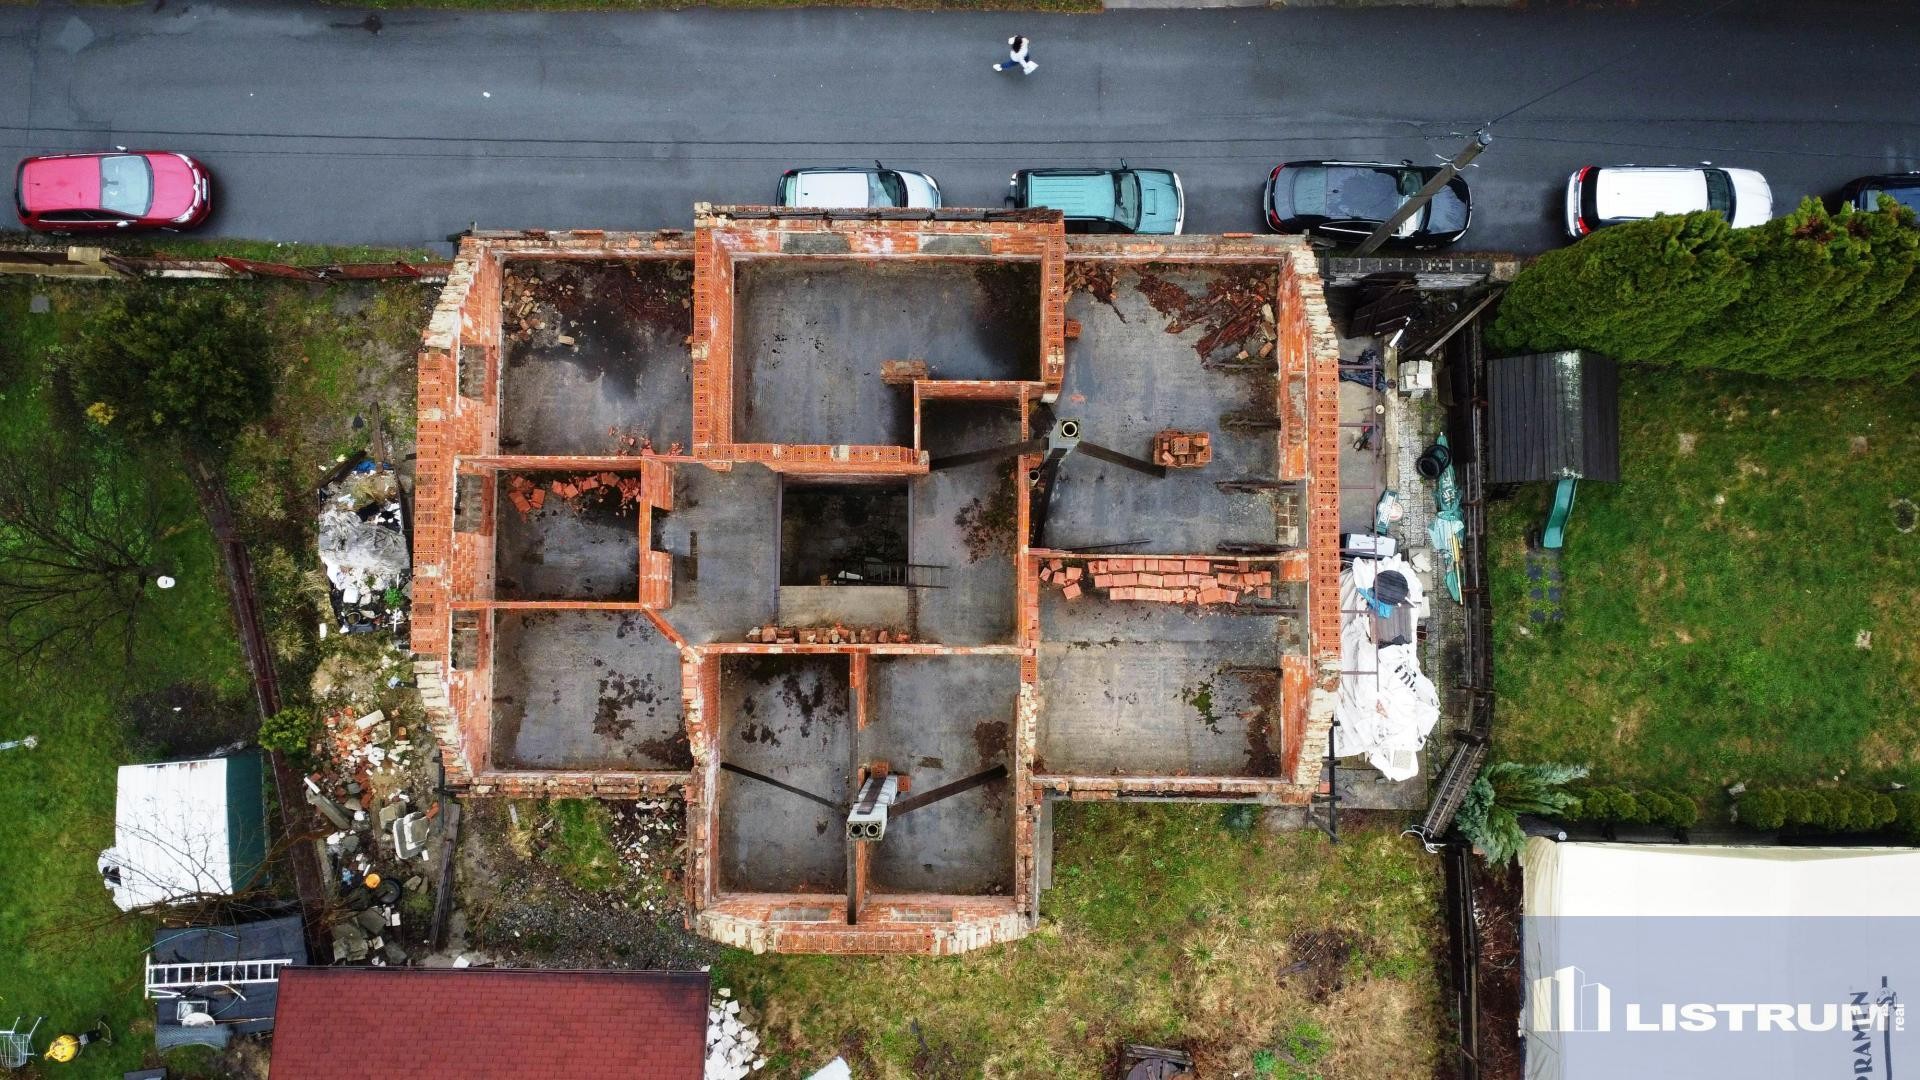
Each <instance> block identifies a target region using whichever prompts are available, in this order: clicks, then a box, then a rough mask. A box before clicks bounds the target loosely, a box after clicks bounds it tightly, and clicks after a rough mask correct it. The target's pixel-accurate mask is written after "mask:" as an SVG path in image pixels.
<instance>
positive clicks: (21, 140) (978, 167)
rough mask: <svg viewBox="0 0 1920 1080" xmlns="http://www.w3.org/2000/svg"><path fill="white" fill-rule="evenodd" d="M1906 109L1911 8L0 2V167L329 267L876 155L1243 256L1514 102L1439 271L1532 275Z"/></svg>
mask: <svg viewBox="0 0 1920 1080" xmlns="http://www.w3.org/2000/svg"><path fill="white" fill-rule="evenodd" d="M1709 4H1712V5H1714V6H1713V7H1709ZM1016 30H1018V31H1020V32H1022V33H1025V34H1027V35H1028V36H1029V37H1031V38H1032V39H1033V40H1034V52H1033V55H1034V58H1035V59H1036V60H1037V61H1038V62H1039V64H1040V68H1039V71H1038V73H1036V74H1035V75H1033V76H1032V77H1031V78H1023V77H1021V76H1019V75H1012V74H1009V75H998V74H995V73H994V72H993V71H991V70H989V65H990V64H992V63H993V62H994V61H996V60H998V59H1000V58H1001V57H1002V56H1003V55H1004V49H1003V46H1002V42H1003V40H1004V39H1005V38H1006V36H1007V35H1008V34H1010V33H1012V32H1014V31H1016ZM1596 68H1604V70H1600V71H1599V72H1598V73H1597V74H1591V75H1590V77H1588V78H1586V79H1584V80H1583V81H1580V82H1577V83H1576V84H1575V85H1573V86H1571V87H1568V88H1566V89H1561V90H1559V91H1558V92H1552V91H1555V90H1556V88H1558V87H1561V86H1562V85H1563V84H1565V83H1567V82H1568V81H1569V80H1574V79H1576V78H1578V77H1579V76H1581V75H1583V74H1586V73H1589V72H1593V71H1594V69H1596ZM1916 88H1920V5H1915V4H1901V3H1848V2H1839V3H1818V4H1809V3H1806V2H1805V0H1733V2H1731V3H1722V2H1720V0H1688V2H1686V3H1684V4H1682V3H1674V4H1668V5H1655V6H1653V7H1650V8H1647V7H1640V8H1636V7H1630V6H1622V7H1620V8H1617V9H1610V10H1598V11H1595V10H1576V9H1572V8H1548V7H1545V6H1540V5H1536V6H1534V7H1533V8H1531V9H1529V10H1520V11H1504V10H1486V9H1476V10H1425V9H1369V10H1348V9H1338V8H1314V9H1296V10H1266V9H1254V10H1249V9H1228V10H1209V11H1121V12H1109V13H1106V14H1100V15H1078V16H1072V15H1018V16H1016V15H1007V14H988V13H929V12H906V11H885V10H871V9H824V8H822V9H799V10H796V9H783V10H777V11H740V10H688V11H681V12H626V13H584V12H583V13H554V14H521V13H506V14H496V13H488V14H474V13H464V12H434V11H387V12H382V13H380V14H379V15H378V16H377V17H373V16H369V14H368V13H367V12H366V11H364V10H361V9H355V8H350V7H338V8H333V7H322V6H318V5H311V4H293V3H269V2H258V3H234V2H202V0H158V2H149V3H146V4H142V5H139V6H132V7H72V6H65V5H52V4H41V5H36V6H29V7H15V6H0V143H3V144H4V146H5V148H6V150H8V151H11V152H12V153H13V154H14V155H15V156H18V155H23V154H27V153H36V152H46V151H57V150H64V149H81V148H89V149H91V148H102V147H108V146H112V145H114V144H125V145H131V146H139V147H152V148H164V149H178V150H183V151H187V152H190V153H193V154H195V155H197V156H200V157H202V158H204V159H205V160H206V161H207V162H209V163H210V164H211V166H212V167H213V170H214V173H215V181H216V196H217V199H218V205H217V209H216V212H215V215H214V217H213V219H212V220H211V221H210V222H209V224H208V225H207V227H206V231H207V232H210V233H213V234H217V235H224V236H236V237H252V238H259V239H270V240H299V241H325V242H332V243H367V244H396V245H400V244H405V245H411V244H417V243H423V242H430V241H437V240H444V239H445V238H446V237H447V236H448V235H449V234H451V233H454V232H458V231H460V230H462V229H465V228H467V227H469V226H470V225H471V224H474V223H478V224H479V225H480V226H482V227H494V228H519V227H555V228H560V227H600V228H653V227H660V226H677V225H678V226H683V225H686V224H688V223H689V222H690V220H691V213H690V207H691V204H692V203H693V202H695V201H696V200H706V201H710V202H719V203H725V202H763V201H766V200H769V199H771V198H772V194H773V190H774V182H775V178H776V176H777V174H778V173H779V172H780V171H781V170H782V169H784V168H787V167H789V166H793V165H802V164H830V163H845V162H866V161H870V160H873V159H876V158H878V159H882V160H884V161H886V162H887V163H888V164H891V165H897V166H901V167H906V168H916V169H923V170H925V171H927V172H930V173H932V174H933V175H934V176H936V177H937V178H938V179H939V180H940V182H941V185H942V187H943V188H944V189H945V194H946V198H947V202H948V204H949V205H996V206H997V205H999V204H1000V199H1001V198H1002V196H1003V195H1004V193H1005V185H1006V179H1007V174H1008V173H1009V172H1011V171H1012V170H1014V169H1015V168H1019V167H1022V166H1040V165H1072V164H1088V163H1091V164H1104V163H1110V162H1114V161H1117V160H1120V159H1125V160H1127V161H1128V162H1130V163H1132V164H1135V165H1164V166H1169V167H1172V168H1174V169H1176V170H1178V171H1179V173H1180V174H1181V176H1182V178H1183V179H1184V181H1185V184H1186V191H1187V198H1188V216H1187V226H1188V228H1189V229H1190V230H1192V231H1198V232H1215V231H1228V230H1253V229H1259V228H1261V227H1262V217H1261V212H1260V207H1259V205H1258V201H1259V190H1260V185H1261V183H1262V181H1263V180H1264V179H1265V177H1266V174H1267V171H1268V170H1269V169H1270V168H1272V166H1273V165H1274V164H1275V163H1277V162H1279V161H1282V160H1286V159H1292V158H1312V157H1346V158H1359V159H1383V160H1398V159H1401V158H1410V159H1412V160H1414V161H1417V162H1430V161H1433V160H1435V158H1436V156H1437V155H1449V154H1451V153H1452V151H1453V150H1454V148H1455V147H1456V146H1457V145H1458V144H1459V143H1460V141H1461V136H1462V135H1463V134H1464V133H1466V132H1468V131H1471V130H1472V129H1473V128H1474V127H1475V126H1477V125H1479V124H1481V123H1483V122H1485V121H1487V120H1489V119H1491V118H1494V117H1500V116H1502V115H1503V114H1507V113H1510V112H1512V110H1515V109H1518V110H1519V111H1517V112H1512V115H1507V116H1505V118H1504V119H1500V120H1499V121H1498V122H1497V123H1495V124H1494V126H1493V129H1492V130H1493V133H1494V136H1495V141H1494V144H1493V146H1492V148H1491V149H1490V150H1488V152H1487V153H1486V154H1485V155H1484V156H1483V157H1482V158H1481V159H1480V160H1481V164H1480V165H1479V166H1478V167H1476V168H1474V169H1473V170H1471V171H1470V173H1469V180H1470V182H1471V183H1472V185H1473V190H1474V194H1475V197H1476V198H1475V202H1476V206H1475V211H1474V222H1473V227H1472V230H1471V232H1470V233H1469V234H1468V236H1467V238H1466V240H1465V241H1464V242H1463V243H1462V244H1461V245H1460V246H1459V249H1458V250H1462V251H1465V250H1474V251H1517V252H1532V251H1538V250H1542V249H1545V248H1547V247H1551V246H1554V245H1556V244H1558V243H1561V242H1562V240H1561V236H1560V221H1561V201H1562V195H1561V191H1562V185H1563V184H1564V182H1565V176H1566V174H1567V172H1568V171H1569V170H1570V169H1571V168H1573V167H1575V166H1577V165H1581V164H1586V163H1591V162H1620V161H1637V162H1641V163H1652V162H1669V161H1671V162H1693V161H1699V160H1712V161H1715V162H1717V163H1721V164H1727V165H1743V166H1750V167H1753V168H1757V169H1760V170H1762V171H1763V172H1765V173H1766V174H1767V176H1768V177H1769V178H1770V179H1771V180H1772V182H1773V187H1774V192H1775V196H1776V206H1777V207H1781V208H1784V207H1787V206H1790V205H1791V204H1792V203H1793V202H1794V201H1795V200H1797V199H1798V198H1799V197H1801V196H1802V195H1805V194H1808V193H1816V192H1825V191H1830V190H1832V189H1833V188H1835V187H1837V186H1838V185H1839V184H1841V183H1842V182H1844V181H1846V180H1847V179H1849V178H1851V177H1853V176H1856V175H1860V174H1863V173H1871V172H1882V171H1893V170H1903V171H1904V170H1910V169H1920V89H1916ZM1541 95H1546V96H1545V97H1542V96H1541ZM1535 99H1539V100H1537V101H1536V100H1535ZM1529 102H1534V103H1532V104H1528V103H1529Z"/></svg>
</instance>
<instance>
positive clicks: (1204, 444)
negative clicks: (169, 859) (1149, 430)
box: [1153, 428, 1213, 469]
mask: <svg viewBox="0 0 1920 1080" xmlns="http://www.w3.org/2000/svg"><path fill="white" fill-rule="evenodd" d="M1212 460H1213V436H1211V435H1209V434H1207V433H1206V432H1204V431H1175V430H1174V429H1172V428H1168V429H1167V430H1165V431H1162V432H1159V433H1158V434H1156V435H1154V437H1153V463H1154V464H1155V465H1165V466H1166V467H1167V468H1169V469H1197V468H1199V467H1200V466H1202V465H1205V464H1206V463H1207V462H1209V461H1212Z"/></svg>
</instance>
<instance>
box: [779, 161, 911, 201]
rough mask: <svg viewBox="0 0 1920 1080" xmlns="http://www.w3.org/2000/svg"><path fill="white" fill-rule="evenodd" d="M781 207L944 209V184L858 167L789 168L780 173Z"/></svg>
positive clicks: (898, 172)
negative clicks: (942, 190)
mask: <svg viewBox="0 0 1920 1080" xmlns="http://www.w3.org/2000/svg"><path fill="white" fill-rule="evenodd" d="M778 205H780V206H804V207H810V208H814V209H820V210H866V209H870V208H872V207H876V206H879V207H888V206H890V207H903V206H904V207H912V208H914V209H917V210H938V209H939V208H940V185H939V184H937V183H935V182H934V179H933V177H931V176H928V175H927V174H926V173H923V172H908V171H906V170H903V169H889V168H885V167H884V166H882V165H881V164H880V163H879V162H877V161H876V162H874V163H873V168H871V169H868V168H862V167H861V166H858V165H845V166H830V167H824V168H813V169H788V170H787V171H786V172H784V173H781V174H780V194H779V202H778Z"/></svg>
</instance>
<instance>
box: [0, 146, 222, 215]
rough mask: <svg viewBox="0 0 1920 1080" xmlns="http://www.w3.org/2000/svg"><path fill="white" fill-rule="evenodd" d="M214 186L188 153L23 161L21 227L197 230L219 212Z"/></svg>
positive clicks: (18, 204) (18, 193)
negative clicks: (212, 193)
mask: <svg viewBox="0 0 1920 1080" xmlns="http://www.w3.org/2000/svg"><path fill="white" fill-rule="evenodd" d="M209 188H210V181H209V179H208V177H207V168H206V166H204V165H202V164H200V163H199V162H198V161H195V160H194V159H192V158H190V157H188V156H187V155H185V154H169V153H162V152H160V151H157V150H136V151H131V152H125V153H112V154H55V155H51V156H48V157H31V158H28V159H26V160H25V161H22V162H21V163H20V175H19V182H18V184H17V186H16V188H15V194H14V203H15V209H17V210H18V211H19V212H20V223H21V224H22V225H25V226H26V227H27V228H29V229H40V230H43V231H46V232H63V233H65V232H113V231H116V230H121V229H126V230H133V229H191V228H193V227H194V226H195V225H198V224H200V223H201V222H202V221H205V220H206V218H207V213H208V211H209V210H211V209H212V208H213V203H212V201H211V200H210V199H209V198H208V194H209Z"/></svg>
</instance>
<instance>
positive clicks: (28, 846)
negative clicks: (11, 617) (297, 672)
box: [0, 283, 246, 1076]
mask: <svg viewBox="0 0 1920 1080" xmlns="http://www.w3.org/2000/svg"><path fill="white" fill-rule="evenodd" d="M35 291H47V290H40V289H36V288H34V287H32V286H30V285H22V284H17V283H8V284H5V285H0V350H4V351H5V352H7V353H8V354H9V355H11V356H13V357H15V361H14V364H15V365H17V366H15V368H14V369H13V370H11V371H6V372H0V433H4V434H5V435H6V436H8V437H10V438H17V437H27V438H33V437H35V436H36V435H37V434H39V433H43V432H44V431H45V429H46V425H47V424H48V422H49V421H48V416H49V413H50V408H49V403H48V401H47V391H48V388H47V386H46V380H45V362H46V356H47V353H46V349H47V347H48V346H49V345H52V344H53V343H55V342H56V341H58V340H59V339H60V338H61V336H62V335H63V334H64V333H66V332H68V331H70V330H71V329H73V328H74V327H75V326H76V325H77V323H78V321H79V320H80V319H81V318H82V317H83V316H84V311H85V308H86V306H87V300H88V298H89V297H91V296H95V295H98V293H97V291H96V289H95V288H94V287H87V286H63V287H61V288H60V289H58V290H56V291H55V295H56V296H57V299H58V301H59V302H58V303H57V304H56V306H55V310H54V311H53V312H51V313H48V314H44V315H29V314H28V313H27V306H28V299H29V297H30V296H31V295H32V293H34V292H35ZM154 475H155V476H156V477H157V478H158V479H159V481H160V483H161V484H162V485H163V490H165V492H166V494H167V495H168V497H169V498H170V499H171V500H175V501H178V502H180V503H183V504H184V505H185V506H186V507H187V508H188V510H187V513H186V515H185V521H186V522H187V528H185V529H184V530H183V531H182V532H180V533H178V534H176V535H174V536H173V537H171V538H170V540H169V541H168V543H167V555H168V556H169V558H170V559H172V560H173V561H174V562H175V564H176V565H177V567H178V574H177V576H178V577H179V579H180V585H179V587H177V588H175V589H173V590H172V591H170V592H168V593H166V594H164V596H162V597H160V598H158V599H157V600H156V602H155V603H154V605H153V608H152V614H151V616H150V621H149V622H148V623H147V624H146V626H145V631H144V633H143V634H142V635H141V638H140V641H139V646H138V650H137V655H136V658H135V661H134V664H133V665H132V667H131V668H123V666H122V665H121V664H120V662H119V656H118V655H117V650H113V651H112V652H111V654H103V655H100V656H98V657H92V658H88V659H87V660H85V661H83V662H76V663H72V664H68V665H65V666H63V667H60V668H54V669H50V670H46V671H42V672H39V673H37V674H35V675H34V677H32V678H31V679H27V678H19V677H11V678H7V679H4V680H0V740H6V739H15V738H19V737H21V736H23V735H28V734H32V735H37V736H38V737H39V739H40V745H39V746H38V748H36V749H32V750H12V751H7V752H5V753H0V820H4V821H6V822H7V828H6V829H4V830H0V868H3V869H0V957H4V961H0V1013H6V1014H7V1015H6V1016H4V1017H0V1023H4V1022H6V1021H10V1020H12V1019H13V1016H14V1014H21V1013H23V1014H26V1015H27V1016H28V1017H29V1018H31V1017H32V1016H36V1015H42V1014H44V1015H46V1016H47V1018H48V1019H47V1023H46V1025H45V1026H44V1027H43V1028H42V1035H43V1036H45V1035H48V1034H49V1033H57V1032H58V1031H61V1030H72V1031H78V1030H83V1029H84V1028H86V1027H87V1026H89V1025H90V1024H91V1023H92V1021H93V1018H94V1017H95V1016H98V1015H101V1014H105V1015H106V1016H107V1017H108V1020H109V1022H110V1023H111V1024H112V1025H113V1026H114V1030H115V1031H116V1032H117V1033H119V1034H120V1036H121V1037H120V1038H119V1039H118V1041H117V1042H116V1043H115V1045H113V1046H111V1047H90V1048H88V1050H87V1051H86V1052H85V1055H84V1056H83V1057H82V1058H81V1059H80V1061H79V1062H77V1063H76V1064H75V1065H74V1066H73V1067H71V1068H70V1069H68V1070H66V1071H65V1072H66V1074H67V1075H73V1076H107V1075H114V1076H117V1075H119V1074H120V1073H121V1072H122V1071H126V1070H130V1069H135V1068H139V1067H141V1066H142V1065H143V1064H145V1059H146V1057H147V1056H148V1055H150V1054H151V1053H152V1040H151V1037H150V1034H149V1035H148V1037H144V1038H143V1037H141V1035H140V1034H139V1033H140V1032H141V1031H142V1030H143V1028H144V1030H145V1031H147V1032H149V1033H150V1031H151V1027H152V1021H151V1019H150V1017H149V1015H148V1014H149V1012H150V1010H149V1009H148V1008H147V1007H145V1003H144V1002H143V1000H142V996H141V989H140V986H141V974H140V973H141V954H142V952H143V950H144V949H145V948H146V947H147V946H148V945H149V944H150V943H151V935H152V930H153V924H152V923H151V922H149V921H148V920H146V919H144V918H134V917H126V916H121V915H119V913H118V911H117V909H115V908H114V907H113V905H112V903H111V902H110V900H109V898H108V894H107V891H106V889H104V888H103V887H102V886H101V884H100V879H99V876H98V875H97V873H96V872H95V870H94V859H95V856H97V855H98V854H99V852H100V851H101V849H103V848H106V847H108V846H109V845H111V843H112V841H113V802H114V787H115V770H116V769H117V768H118V767H119V766H120V765H121V764H124V763H126V762H127V761H129V760H130V751H129V749H128V746H127V741H126V736H125V731H124V728H123V725H122V723H121V718H120V714H119V712H118V709H117V705H116V703H117V701H118V700H119V698H120V697H121V696H122V695H125V694H135V693H140V692H143V691H146V690H152V689H158V688H160V687H164V686H168V685H171V684H173V683H175V682H181V681H197V682H202V683H206V684H209V685H211V686H213V687H215V688H216V689H218V690H221V691H223V692H231V693H240V692H242V691H243V690H244V687H245V685H246V676H245V669H244V666H243V664H242V662H241V659H240V654H239V648H238V646H237V644H236V643H235V642H234V639H233V634H232V630H231V626H230V623H229V621H228V615H227V605H226V599H225V597H224V595H223V594H222V593H221V591H220V585H219V580H218V578H219V571H218V566H217V564H216V562H215V558H214V553H213V546H212V542H211V538H210V537H209V535H208V533H207V530H206V528H205V526H204V525H202V524H200V522H199V520H198V514H197V510H194V509H192V503H193V497H192V494H191V492H190V490H189V489H188V487H187V485H186V482H185V479H184V477H182V476H180V475H179V474H178V473H177V471H175V470H172V469H171V468H170V467H168V466H167V465H166V464H164V463H155V473H154ZM40 1045H44V1038H43V1039H42V1040H40Z"/></svg>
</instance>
